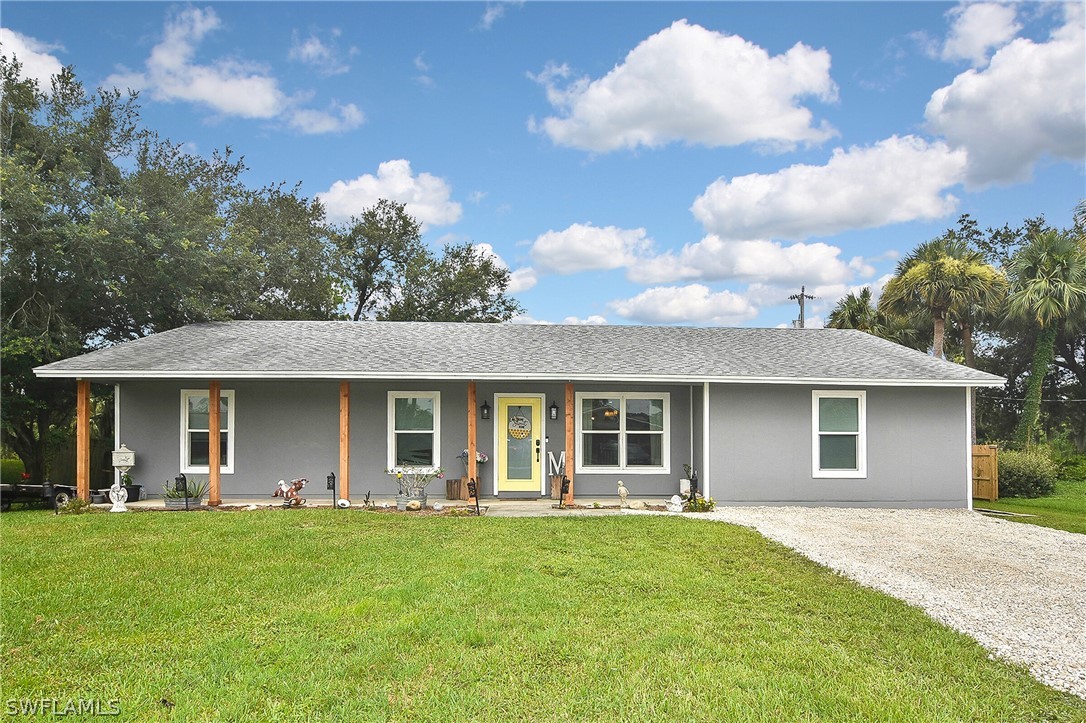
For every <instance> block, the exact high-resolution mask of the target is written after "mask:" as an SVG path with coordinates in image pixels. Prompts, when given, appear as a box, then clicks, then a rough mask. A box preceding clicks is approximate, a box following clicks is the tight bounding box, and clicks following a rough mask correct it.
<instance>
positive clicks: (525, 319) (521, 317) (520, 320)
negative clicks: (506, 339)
mask: <svg viewBox="0 0 1086 723" xmlns="http://www.w3.org/2000/svg"><path fill="white" fill-rule="evenodd" d="M506 323H508V324H547V325H553V324H554V322H553V321H543V320H541V319H537V318H535V317H534V316H528V315H527V314H518V315H517V316H514V317H513V318H512V319H510V320H509V321H508V322H506Z"/></svg>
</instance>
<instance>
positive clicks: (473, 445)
mask: <svg viewBox="0 0 1086 723" xmlns="http://www.w3.org/2000/svg"><path fill="white" fill-rule="evenodd" d="M475 401H476V400H475V382H473V381H472V382H468V459H467V462H468V479H469V480H475V485H476V490H478V485H479V478H478V477H476V475H477V474H478V472H479V470H478V465H477V464H476V462H475V453H476V450H477V449H478V440H477V439H476V437H477V436H478V432H477V430H476V428H475V415H476V414H477V411H476V409H475ZM474 501H475V498H474V497H472V496H471V495H468V502H474Z"/></svg>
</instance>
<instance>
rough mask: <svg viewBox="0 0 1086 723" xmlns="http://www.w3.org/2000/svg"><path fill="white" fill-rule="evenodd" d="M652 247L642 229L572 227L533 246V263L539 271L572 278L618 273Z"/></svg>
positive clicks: (553, 234)
mask: <svg viewBox="0 0 1086 723" xmlns="http://www.w3.org/2000/svg"><path fill="white" fill-rule="evenodd" d="M651 247H652V241H651V239H649V238H647V237H646V235H645V229H643V228H635V229H622V228H617V227H615V226H604V227H599V226H593V225H592V224H581V223H575V224H573V225H572V226H570V227H569V228H566V229H565V230H562V231H547V232H546V233H544V234H542V235H541V236H539V237H538V238H537V239H536V240H535V242H534V243H533V244H532V249H531V255H532V260H533V261H534V262H535V265H536V266H537V267H538V268H539V270H540V271H543V272H550V273H556V274H573V273H577V272H579V271H593V270H601V269H618V268H622V267H623V266H628V265H630V264H632V263H634V262H635V261H636V260H637V258H638V256H639V255H640V254H641V253H643V252H645V251H647V250H649V249H650V248H651Z"/></svg>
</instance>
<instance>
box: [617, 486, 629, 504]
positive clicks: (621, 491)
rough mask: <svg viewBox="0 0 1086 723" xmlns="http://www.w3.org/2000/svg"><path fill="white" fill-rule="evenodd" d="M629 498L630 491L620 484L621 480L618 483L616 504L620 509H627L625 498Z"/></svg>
mask: <svg viewBox="0 0 1086 723" xmlns="http://www.w3.org/2000/svg"><path fill="white" fill-rule="evenodd" d="M629 496H630V491H629V490H628V489H626V485H624V484H622V480H619V481H618V503H619V505H620V506H622V507H629V505H628V504H626V498H627V497H629Z"/></svg>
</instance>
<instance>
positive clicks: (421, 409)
mask: <svg viewBox="0 0 1086 723" xmlns="http://www.w3.org/2000/svg"><path fill="white" fill-rule="evenodd" d="M433 428H434V399H433V397H397V398H396V429H398V430H400V429H402V430H414V429H426V430H432V429H433Z"/></svg>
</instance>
